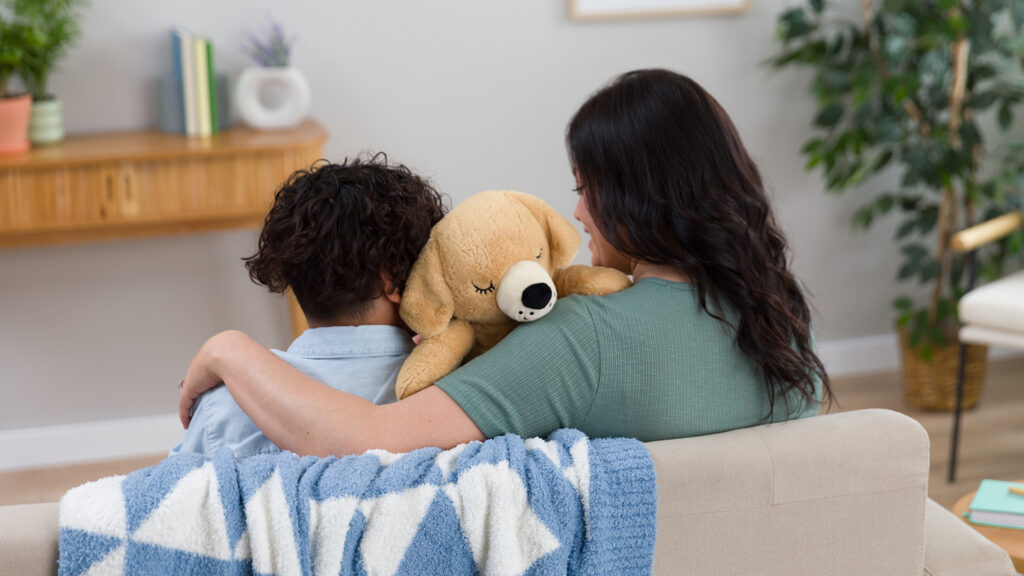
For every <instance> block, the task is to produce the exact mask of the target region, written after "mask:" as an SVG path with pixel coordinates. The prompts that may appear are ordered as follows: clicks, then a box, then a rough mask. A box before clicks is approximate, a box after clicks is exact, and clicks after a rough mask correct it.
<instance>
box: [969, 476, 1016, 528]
mask: <svg viewBox="0 0 1024 576" xmlns="http://www.w3.org/2000/svg"><path fill="white" fill-rule="evenodd" d="M966 516H967V519H968V520H969V521H970V522H971V523H973V524H981V525H984V526H998V527H1000V528H1016V529H1019V530H1024V484H1015V483H1013V482H1003V481H1001V480H982V481H981V485H980V486H978V492H977V493H976V494H975V495H974V499H973V500H971V505H970V507H969V509H968V511H967V514H966Z"/></svg>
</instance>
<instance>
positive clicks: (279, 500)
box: [245, 470, 302, 576]
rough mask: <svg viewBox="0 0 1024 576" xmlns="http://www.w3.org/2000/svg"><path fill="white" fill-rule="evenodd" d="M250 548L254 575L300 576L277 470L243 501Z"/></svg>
mask: <svg viewBox="0 0 1024 576" xmlns="http://www.w3.org/2000/svg"><path fill="white" fill-rule="evenodd" d="M245 517H246V524H247V525H248V532H249V538H248V540H249V547H250V552H251V554H252V569H253V571H254V572H258V573H263V574H274V575H275V576H300V575H301V574H302V565H301V563H300V562H299V547H298V544H297V543H296V542H295V532H294V529H293V527H292V520H291V510H290V506H288V499H287V498H285V495H284V485H283V483H282V480H281V473H280V472H279V471H277V470H275V471H274V473H273V474H272V475H271V476H270V478H269V479H268V480H267V481H266V482H264V483H263V485H262V486H260V488H259V489H258V490H256V492H255V493H254V494H253V495H252V496H250V497H249V499H248V500H246V502H245Z"/></svg>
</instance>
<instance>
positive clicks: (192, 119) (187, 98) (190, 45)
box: [175, 28, 199, 136]
mask: <svg viewBox="0 0 1024 576" xmlns="http://www.w3.org/2000/svg"><path fill="white" fill-rule="evenodd" d="M175 33H176V34H177V35H178V36H179V37H180V38H181V42H180V43H179V44H180V46H181V96H182V100H183V101H184V103H185V134H186V135H188V136H198V135H199V111H198V105H197V102H196V72H195V68H196V56H195V50H196V48H195V42H194V40H193V37H192V34H190V33H189V32H188V31H186V30H183V29H181V28H178V29H176V30H175Z"/></svg>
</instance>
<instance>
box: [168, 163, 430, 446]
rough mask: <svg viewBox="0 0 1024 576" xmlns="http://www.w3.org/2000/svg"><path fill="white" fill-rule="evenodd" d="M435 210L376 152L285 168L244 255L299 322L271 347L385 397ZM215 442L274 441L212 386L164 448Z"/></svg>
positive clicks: (343, 386)
mask: <svg viewBox="0 0 1024 576" xmlns="http://www.w3.org/2000/svg"><path fill="white" fill-rule="evenodd" d="M444 212H445V207H444V205H443V203H442V200H441V196H440V195H439V194H438V193H437V191H436V190H434V188H433V187H432V186H431V185H430V183H429V182H428V181H426V180H424V179H423V178H421V177H419V176H417V175H415V174H413V173H412V172H411V171H409V169H407V168H405V167H404V166H401V165H394V164H392V165H389V164H388V163H387V156H385V155H384V154H377V155H376V156H373V157H372V158H370V159H369V160H361V159H356V160H355V161H352V162H348V161H346V162H345V163H343V164H331V163H321V164H319V165H314V166H313V167H311V168H310V169H309V170H308V171H307V170H299V171H297V172H295V173H293V174H292V175H291V177H289V178H288V180H287V181H286V182H285V183H284V185H283V186H281V188H280V189H279V190H278V191H277V194H276V196H275V197H274V205H273V207H271V209H270V213H269V214H267V219H266V221H265V222H264V224H263V231H262V232H261V234H260V239H259V250H258V251H257V252H256V254H255V255H253V256H250V257H249V258H246V259H245V266H246V268H247V269H248V270H249V276H250V278H252V280H253V282H256V283H258V284H262V285H264V286H266V287H267V288H268V289H270V291H272V292H279V293H280V292H284V291H285V289H287V288H291V290H292V292H293V293H294V294H295V298H296V300H298V302H299V306H300V307H301V308H302V312H303V313H304V314H305V316H306V320H307V321H308V323H309V329H308V330H306V331H305V332H303V333H302V335H300V336H299V337H298V338H296V339H295V341H294V342H292V344H291V346H290V347H289V348H288V350H287V351H286V352H281V351H279V350H274V353H276V354H277V355H278V356H280V357H281V358H283V359H284V360H286V361H287V362H288V363H290V364H291V365H292V366H294V367H295V368H297V369H299V370H301V371H302V372H305V373H306V374H308V375H309V376H312V377H313V378H315V379H317V380H319V381H321V382H323V383H324V384H327V385H328V386H331V387H333V388H337V389H338V390H343V391H345V392H348V393H350V394H355V395H357V396H360V397H362V398H365V399H367V400H370V401H371V402H374V403H376V404H385V403H388V402H394V401H395V399H396V398H395V379H396V378H397V376H398V369H399V368H400V367H401V366H402V362H403V361H404V360H405V358H406V357H407V356H408V355H409V352H410V351H411V349H412V340H411V334H409V332H408V331H407V329H406V327H405V324H404V323H403V322H402V320H401V319H400V318H399V316H398V304H399V302H400V299H401V296H400V295H401V292H402V290H403V289H404V288H405V282H406V279H407V278H408V276H409V271H410V269H411V268H412V265H413V262H414V261H415V260H416V257H417V256H418V255H419V253H420V250H421V249H422V248H423V245H424V244H425V243H426V242H427V237H428V236H429V235H430V229H431V227H432V226H433V225H434V224H435V223H437V221H438V220H440V219H441V217H442V216H443V215H444ZM224 447H227V448H229V449H231V451H232V452H234V454H235V456H236V457H237V458H243V457H246V456H251V455H254V454H261V453H268V452H276V451H278V450H279V449H278V448H277V446H275V445H274V444H273V443H272V442H271V441H270V440H269V439H268V438H267V437H266V436H264V435H263V433H262V432H260V430H259V429H258V428H257V427H256V425H255V424H254V423H253V422H252V420H251V419H249V417H248V416H247V415H246V414H245V413H244V412H243V411H242V409H241V408H239V406H238V404H237V403H235V401H234V399H232V398H231V394H230V393H229V392H228V389H227V388H226V387H225V386H220V387H218V388H215V389H214V390H211V391H210V392H208V393H206V394H204V395H203V396H202V397H201V398H200V399H199V402H198V403H197V405H196V408H195V410H194V412H193V417H192V422H191V424H190V425H189V427H188V429H187V430H186V431H185V439H184V440H183V441H182V442H181V443H180V444H178V445H177V446H175V447H174V448H173V449H172V450H171V454H172V455H173V454H176V453H179V452H195V453H200V454H205V455H207V456H213V455H214V454H215V453H216V452H217V451H218V450H220V449H221V448H224Z"/></svg>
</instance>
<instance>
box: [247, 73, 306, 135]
mask: <svg viewBox="0 0 1024 576" xmlns="http://www.w3.org/2000/svg"><path fill="white" fill-rule="evenodd" d="M266 92H275V93H276V96H277V98H276V99H275V101H273V102H267V100H268V99H267V98H265V97H264V94H265V93H266ZM309 105H310V94H309V83H308V82H307V81H306V77H305V75H303V74H302V71H301V70H299V69H298V68H295V67H293V66H281V67H274V68H263V67H257V66H253V67H250V68H246V69H245V70H243V71H242V74H241V76H239V77H238V82H237V83H236V84H235V108H236V110H237V111H238V117H239V118H241V119H242V121H243V122H245V123H246V124H248V125H249V126H251V127H253V128H257V129H260V130H279V129H282V128H289V127H292V126H295V125H297V124H299V123H300V122H302V120H303V119H305V117H306V115H307V114H308V113H309Z"/></svg>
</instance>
